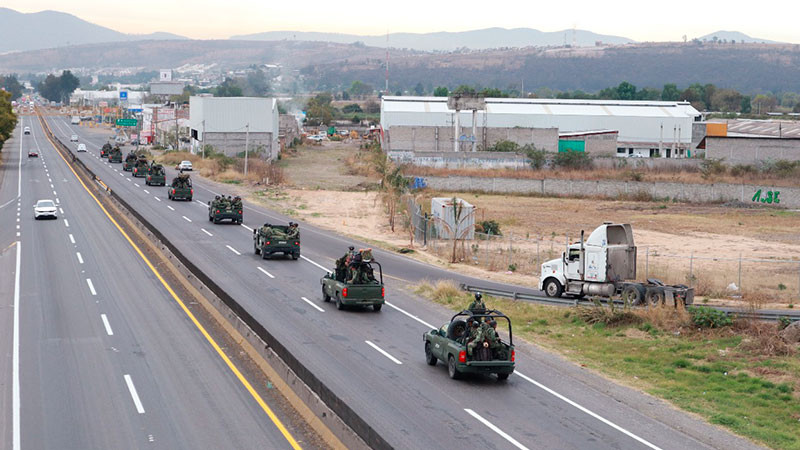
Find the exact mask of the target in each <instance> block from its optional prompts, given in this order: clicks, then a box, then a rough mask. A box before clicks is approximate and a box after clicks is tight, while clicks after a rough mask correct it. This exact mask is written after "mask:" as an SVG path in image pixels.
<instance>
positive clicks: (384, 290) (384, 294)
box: [381, 286, 386, 298]
mask: <svg viewBox="0 0 800 450" xmlns="http://www.w3.org/2000/svg"><path fill="white" fill-rule="evenodd" d="M383 297H386V288H385V287H383V286H381V298H383Z"/></svg>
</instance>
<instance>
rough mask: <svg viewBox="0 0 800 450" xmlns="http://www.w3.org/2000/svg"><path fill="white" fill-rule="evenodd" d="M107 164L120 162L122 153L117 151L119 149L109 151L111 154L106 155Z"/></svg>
mask: <svg viewBox="0 0 800 450" xmlns="http://www.w3.org/2000/svg"><path fill="white" fill-rule="evenodd" d="M108 162H110V163H121V162H122V151H121V150H120V149H119V147H114V148H112V149H111V152H110V153H109V154H108Z"/></svg>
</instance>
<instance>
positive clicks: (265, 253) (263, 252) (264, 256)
mask: <svg viewBox="0 0 800 450" xmlns="http://www.w3.org/2000/svg"><path fill="white" fill-rule="evenodd" d="M268 256H269V255H268V254H267V252H265V251H264V250H261V259H267V257H268Z"/></svg>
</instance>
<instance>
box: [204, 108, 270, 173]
mask: <svg viewBox="0 0 800 450" xmlns="http://www.w3.org/2000/svg"><path fill="white" fill-rule="evenodd" d="M189 111H190V112H189V128H190V134H191V141H192V152H193V153H198V152H202V151H203V148H204V147H205V146H209V145H210V146H211V147H212V148H213V149H214V150H215V151H218V152H222V153H225V154H226V155H228V156H234V155H236V154H238V153H242V152H244V151H245V148H247V149H248V151H249V152H251V153H259V154H260V155H261V156H262V157H263V158H266V159H275V158H277V157H278V153H279V152H280V146H279V145H278V129H279V128H278V117H279V114H278V102H277V100H275V99H273V98H256V97H210V96H196V97H190V98H189Z"/></svg>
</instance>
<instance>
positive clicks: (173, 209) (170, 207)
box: [167, 205, 175, 211]
mask: <svg viewBox="0 0 800 450" xmlns="http://www.w3.org/2000/svg"><path fill="white" fill-rule="evenodd" d="M167 208H169V209H171V210H172V211H175V208H173V207H172V206H169V205H167Z"/></svg>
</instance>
